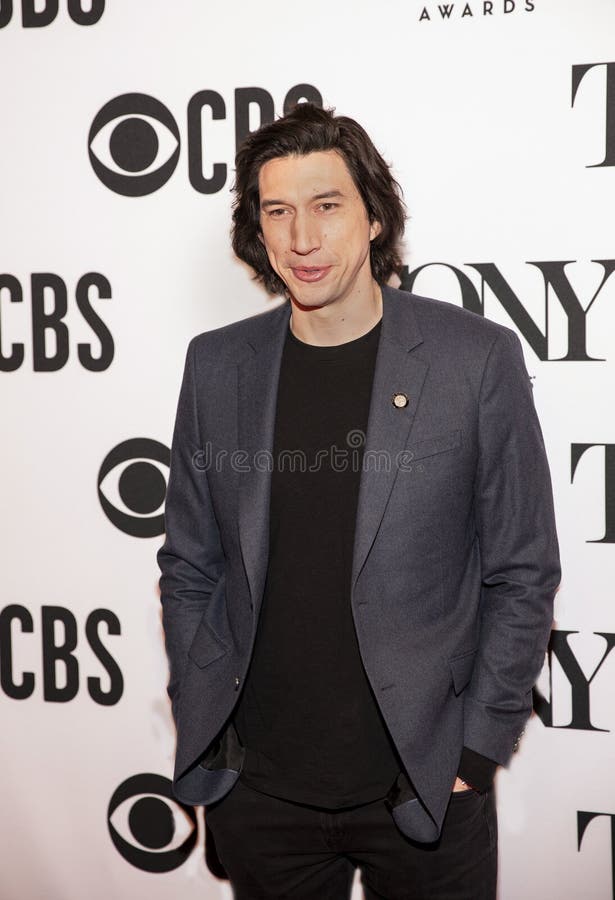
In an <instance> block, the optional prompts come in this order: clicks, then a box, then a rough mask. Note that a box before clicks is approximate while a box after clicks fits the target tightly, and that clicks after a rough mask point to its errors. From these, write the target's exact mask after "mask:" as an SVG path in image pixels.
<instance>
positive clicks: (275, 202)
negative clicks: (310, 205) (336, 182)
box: [261, 190, 345, 209]
mask: <svg viewBox="0 0 615 900" xmlns="http://www.w3.org/2000/svg"><path fill="white" fill-rule="evenodd" d="M344 196H345V195H344V194H343V193H342V192H341V191H338V190H333V191H323V192H322V193H321V194H314V196H313V197H311V198H310V199H311V200H328V199H330V198H331V197H344ZM291 205H292V204H290V203H288V201H286V200H263V202H262V203H261V209H267V207H268V206H291Z"/></svg>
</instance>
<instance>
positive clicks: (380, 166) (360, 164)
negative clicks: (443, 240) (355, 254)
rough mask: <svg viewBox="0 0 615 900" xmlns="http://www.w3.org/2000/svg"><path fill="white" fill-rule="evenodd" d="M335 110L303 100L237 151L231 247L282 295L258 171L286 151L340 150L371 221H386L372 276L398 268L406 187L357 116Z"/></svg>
mask: <svg viewBox="0 0 615 900" xmlns="http://www.w3.org/2000/svg"><path fill="white" fill-rule="evenodd" d="M334 112H335V108H332V109H321V107H319V106H316V105H314V104H313V103H308V102H304V103H299V104H297V105H296V106H294V107H293V108H292V109H291V110H290V112H289V113H287V115H285V116H283V117H281V118H279V119H277V120H276V121H275V122H272V123H270V124H267V125H263V126H262V127H261V128H259V129H258V130H257V131H254V132H252V134H250V135H248V137H247V138H246V139H245V140H244V141H243V143H242V144H241V146H240V147H239V149H238V151H237V155H236V157H235V183H234V185H233V188H232V190H233V193H234V194H235V198H234V201H233V226H232V229H231V240H232V245H233V250H234V252H235V254H236V255H237V256H238V257H239V259H241V260H243V262H246V263H248V265H249V266H251V267H252V268H253V269H254V271H255V273H256V274H255V276H254V277H255V279H256V280H257V281H260V282H262V284H263V285H264V286H265V288H266V289H267V290H268V291H269V292H270V293H272V294H284V293H286V291H287V288H286V285H285V284H284V282H283V281H282V279H281V278H280V277H279V276H278V274H277V273H276V272H275V270H274V269H273V268H272V267H271V264H270V263H269V258H268V256H267V251H266V250H265V247H264V245H263V243H262V241H261V240H260V239H259V234H261V233H262V232H261V226H260V199H259V191H258V176H259V172H260V169H261V166H262V165H264V163H266V162H269V160H271V159H277V158H279V157H283V156H295V155H296V156H304V155H306V154H307V153H314V152H316V151H322V150H336V151H337V152H338V153H339V154H340V155H341V156H342V157H343V159H344V161H345V163H346V165H347V167H348V170H349V172H350V175H351V176H352V179H353V181H354V183H355V185H356V187H357V190H358V191H359V193H360V194H361V197H362V198H363V202H364V204H365V208H366V210H367V215H368V218H369V221H370V223H372V222H373V221H375V220H377V221H378V222H380V224H381V226H382V230H381V232H380V234H379V235H377V236H376V237H375V238H374V239H373V240H372V242H371V245H370V247H371V249H370V262H371V270H372V275H373V277H374V279H375V280H376V281H377V282H378V283H379V284H384V283H385V282H386V281H388V279H389V278H390V277H391V275H393V274H394V273H397V274H399V273H400V270H401V267H402V257H401V252H400V244H401V239H402V237H403V233H404V224H405V220H406V218H407V216H406V208H405V205H404V202H403V199H402V198H403V191H402V189H401V187H400V185H399V184H398V183H397V181H396V180H395V179H394V178H393V176H392V175H391V172H390V166H389V165H388V164H387V163H386V162H385V161H384V159H383V158H382V156H381V155H380V153H378V151H377V150H376V148H375V147H374V145H373V143H372V141H371V139H370V137H369V135H368V134H367V132H366V131H365V129H364V128H362V127H361V125H359V123H358V122H355V120H354V119H350V118H348V117H347V116H335V115H334Z"/></svg>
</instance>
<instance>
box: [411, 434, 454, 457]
mask: <svg viewBox="0 0 615 900" xmlns="http://www.w3.org/2000/svg"><path fill="white" fill-rule="evenodd" d="M460 444H461V430H460V429H459V428H457V429H455V430H454V431H447V432H446V433H445V434H437V435H434V436H433V437H429V438H424V439H423V440H422V441H414V443H411V444H409V445H408V447H407V448H406V452H407V453H408V454H409V455H410V454H411V456H410V461H411V462H414V461H415V460H417V459H425V457H427V456H435V455H436V453H445V452H446V451H447V450H455V449H456V448H457V447H459V446H460Z"/></svg>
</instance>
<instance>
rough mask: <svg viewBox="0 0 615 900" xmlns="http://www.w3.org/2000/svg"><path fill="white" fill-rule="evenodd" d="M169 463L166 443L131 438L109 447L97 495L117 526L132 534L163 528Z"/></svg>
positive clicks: (149, 533) (142, 534) (144, 534)
mask: <svg viewBox="0 0 615 900" xmlns="http://www.w3.org/2000/svg"><path fill="white" fill-rule="evenodd" d="M170 463H171V453H170V450H169V448H168V447H165V445H164V444H161V443H159V442H158V441H154V440H151V439H149V438H132V439H131V440H128V441H123V442H122V443H121V444H118V445H117V447H114V448H113V450H111V451H110V452H109V453H108V454H107V456H106V457H105V459H104V460H103V463H102V465H101V467H100V471H99V473H98V499H99V500H100V505H101V506H102V508H103V510H104V512H105V515H106V516H107V518H108V519H109V521H110V522H112V523H113V524H114V525H115V526H116V528H119V530H120V531H123V532H124V533H125V534H129V535H131V536H132V537H141V538H149V537H157V536H158V535H161V534H163V532H164V498H165V495H166V489H167V475H166V473H165V472H164V471H163V467H164V469H166V470H167V471H168V469H169V466H170Z"/></svg>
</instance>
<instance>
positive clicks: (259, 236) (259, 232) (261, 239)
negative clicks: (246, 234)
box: [257, 228, 265, 246]
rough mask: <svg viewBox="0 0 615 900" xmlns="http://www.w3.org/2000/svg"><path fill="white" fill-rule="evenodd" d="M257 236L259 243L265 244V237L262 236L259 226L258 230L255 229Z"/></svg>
mask: <svg viewBox="0 0 615 900" xmlns="http://www.w3.org/2000/svg"><path fill="white" fill-rule="evenodd" d="M257 236H258V239H259V241H260V242H261V244H263V246H264V245H265V239H264V237H263V232H262V231H261V230H260V228H259V230H258V231H257Z"/></svg>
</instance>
